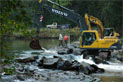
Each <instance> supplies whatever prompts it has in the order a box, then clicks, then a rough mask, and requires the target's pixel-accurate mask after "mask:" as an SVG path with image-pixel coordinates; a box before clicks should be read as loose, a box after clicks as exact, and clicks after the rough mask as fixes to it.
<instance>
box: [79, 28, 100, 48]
mask: <svg viewBox="0 0 123 82" xmlns="http://www.w3.org/2000/svg"><path fill="white" fill-rule="evenodd" d="M98 37H99V35H98V32H97V31H96V30H86V31H83V32H82V35H81V38H80V48H88V49H92V48H98V46H99V45H98V39H99V38H98Z"/></svg>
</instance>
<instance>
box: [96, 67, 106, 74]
mask: <svg viewBox="0 0 123 82" xmlns="http://www.w3.org/2000/svg"><path fill="white" fill-rule="evenodd" d="M104 72H105V70H104V69H102V68H98V70H97V71H96V73H104Z"/></svg>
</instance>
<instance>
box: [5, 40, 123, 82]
mask: <svg viewBox="0 0 123 82" xmlns="http://www.w3.org/2000/svg"><path fill="white" fill-rule="evenodd" d="M74 41H75V40H72V41H71V42H74ZM29 42H30V41H29V40H8V41H7V44H8V49H7V51H6V52H5V53H6V55H8V56H16V57H28V56H29V57H30V56H35V55H41V56H47V57H49V58H50V57H52V56H54V55H58V54H57V51H56V50H55V47H56V46H58V44H59V41H58V40H57V39H41V40H40V44H41V46H42V47H44V48H46V50H45V53H44V52H42V51H40V50H32V49H31V48H30V47H29ZM62 57H63V58H66V59H71V58H72V59H75V60H77V61H79V62H82V61H84V62H87V63H89V64H95V63H94V62H93V61H92V60H91V58H90V59H83V58H82V56H74V55H71V56H69V55H63V56H62ZM109 63H110V65H108V64H98V65H97V66H98V67H100V68H103V69H105V71H106V72H105V73H101V74H100V73H99V74H97V73H96V74H92V76H96V77H98V78H100V79H101V82H123V63H114V62H109Z"/></svg>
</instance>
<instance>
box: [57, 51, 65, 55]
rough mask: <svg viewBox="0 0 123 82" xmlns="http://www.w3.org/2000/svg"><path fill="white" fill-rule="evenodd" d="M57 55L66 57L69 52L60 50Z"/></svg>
mask: <svg viewBox="0 0 123 82" xmlns="http://www.w3.org/2000/svg"><path fill="white" fill-rule="evenodd" d="M57 53H58V54H60V55H64V54H67V51H64V50H60V51H58V52H57Z"/></svg>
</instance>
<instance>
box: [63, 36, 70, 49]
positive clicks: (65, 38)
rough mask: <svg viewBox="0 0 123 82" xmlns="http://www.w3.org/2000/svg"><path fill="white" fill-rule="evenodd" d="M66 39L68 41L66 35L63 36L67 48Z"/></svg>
mask: <svg viewBox="0 0 123 82" xmlns="http://www.w3.org/2000/svg"><path fill="white" fill-rule="evenodd" d="M68 39H69V37H68V35H65V36H64V42H65V46H66V47H67V43H68Z"/></svg>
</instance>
